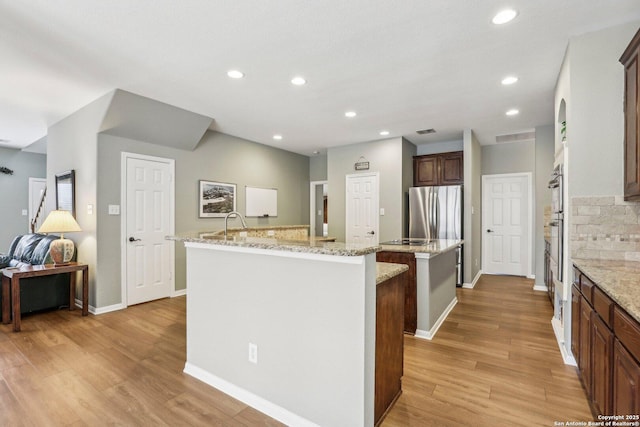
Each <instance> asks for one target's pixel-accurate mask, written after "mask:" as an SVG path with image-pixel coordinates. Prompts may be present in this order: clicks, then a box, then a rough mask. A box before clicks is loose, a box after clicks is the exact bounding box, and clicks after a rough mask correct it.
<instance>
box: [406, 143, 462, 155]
mask: <svg viewBox="0 0 640 427" xmlns="http://www.w3.org/2000/svg"><path fill="white" fill-rule="evenodd" d="M462 150H464V141H463V140H459V141H457V140H456V141H440V142H428V143H426V144H420V145H418V149H417V155H418V156H422V155H424V154H437V153H448V152H450V151H462Z"/></svg>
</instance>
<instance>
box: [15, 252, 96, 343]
mask: <svg viewBox="0 0 640 427" xmlns="http://www.w3.org/2000/svg"><path fill="white" fill-rule="evenodd" d="M77 271H80V272H82V315H83V316H87V315H88V314H89V266H88V265H87V264H78V263H77V262H70V263H68V264H64V265H55V264H45V265H29V266H26V267H7V268H5V269H4V270H2V323H4V324H7V323H9V322H10V321H11V319H10V318H11V314H13V331H14V332H19V331H20V279H24V278H27V277H40V276H51V275H54V274H62V273H71V274H70V279H69V310H74V309H75V306H76V300H75V299H76V274H75V273H76V272H77ZM11 303H12V304H11ZM12 305H13V307H11V306H12Z"/></svg>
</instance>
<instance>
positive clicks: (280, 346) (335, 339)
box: [187, 245, 376, 426]
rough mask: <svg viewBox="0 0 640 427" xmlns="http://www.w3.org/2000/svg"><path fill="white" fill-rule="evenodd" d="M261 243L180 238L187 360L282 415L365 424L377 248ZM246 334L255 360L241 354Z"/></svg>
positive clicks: (369, 418)
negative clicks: (295, 248)
mask: <svg viewBox="0 0 640 427" xmlns="http://www.w3.org/2000/svg"><path fill="white" fill-rule="evenodd" d="M187 246H188V245H187ZM263 252H265V253H242V252H239V251H227V250H224V249H222V250H220V249H209V248H206V249H204V248H198V247H187V365H191V366H192V367H197V368H199V369H201V370H203V371H204V372H206V373H207V374H209V375H211V376H214V377H215V378H218V379H221V380H222V381H223V382H226V383H228V384H232V385H233V386H234V387H237V388H239V389H240V390H241V391H246V392H248V393H250V394H251V395H253V396H257V397H259V399H258V403H260V399H264V401H266V402H267V403H269V404H272V405H274V406H275V407H276V408H281V409H283V410H284V411H285V416H288V414H289V413H290V414H295V415H297V416H299V417H301V419H303V420H308V421H310V422H312V423H315V424H318V425H334V426H372V425H373V416H374V415H373V406H374V403H373V402H374V396H373V394H374V369H375V366H374V365H375V294H376V271H375V254H373V253H372V254H369V255H365V256H359V257H337V256H315V257H311V258H314V259H305V258H303V257H300V254H295V255H291V254H284V255H283V253H282V252H278V256H274V254H275V253H276V251H263ZM269 252H271V253H269ZM292 256H293V257H292ZM318 258H321V260H318ZM346 258H351V259H349V260H347V261H348V262H343V261H344V260H345V259H346ZM338 261H341V262H338ZM354 261H355V262H356V263H353V262H354ZM249 343H254V344H256V345H257V346H258V363H257V364H253V363H250V362H249V361H248V352H249V350H248V349H249ZM209 383H210V384H211V382H209ZM218 388H220V387H218ZM223 391H225V392H227V393H230V391H232V390H223ZM230 394H231V393H230ZM236 397H238V398H240V399H241V400H242V397H243V395H242V394H241V395H239V396H236ZM245 403H248V404H250V405H252V406H254V407H256V408H257V409H260V410H263V411H264V412H267V411H265V407H258V406H260V405H258V406H256V405H255V402H245ZM262 403H264V402H262ZM269 408H270V407H269V405H267V406H266V409H269ZM267 413H268V414H269V415H271V416H274V417H276V418H277V416H278V411H272V412H271V413H269V412H267ZM280 419H281V420H284V421H287V420H289V421H291V418H286V417H285V418H284V419H283V418H280Z"/></svg>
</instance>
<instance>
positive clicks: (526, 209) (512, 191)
mask: <svg viewBox="0 0 640 427" xmlns="http://www.w3.org/2000/svg"><path fill="white" fill-rule="evenodd" d="M529 216H530V206H529V178H528V175H511V174H509V175H502V176H501V175H491V176H484V177H483V181H482V231H483V236H482V247H483V254H482V255H483V256H482V260H483V263H482V264H483V266H482V270H483V273H488V274H511V275H516V276H527V275H528V274H529V263H528V260H529V257H530V253H531V243H530V236H529V219H530V218H529Z"/></svg>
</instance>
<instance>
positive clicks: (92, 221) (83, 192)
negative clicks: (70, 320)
mask: <svg viewBox="0 0 640 427" xmlns="http://www.w3.org/2000/svg"><path fill="white" fill-rule="evenodd" d="M112 96H113V92H111V93H109V94H107V95H105V96H103V97H101V98H99V99H98V100H96V101H94V102H92V103H91V104H89V105H87V106H85V107H83V108H82V109H80V110H79V111H77V112H75V113H74V114H72V115H71V116H69V117H67V118H65V119H63V120H61V121H59V122H58V123H56V124H54V125H52V126H50V127H49V129H48V135H47V187H48V188H55V187H54V186H55V174H57V173H60V172H64V171H66V170H69V169H74V170H75V171H76V187H75V188H76V220H77V221H78V224H79V225H80V228H82V232H79V233H71V234H69V235H68V236H65V237H68V238H70V239H71V240H73V241H74V242H76V247H77V254H78V261H79V262H83V263H86V264H88V265H89V305H90V306H93V307H100V306H104V305H105V304H104V302H103V301H110V299H109V295H108V292H107V295H105V293H104V291H105V289H103V288H102V287H100V286H99V284H98V283H97V281H96V277H97V274H98V271H99V270H101V269H102V268H103V266H102V263H100V264H99V263H98V250H97V220H96V214H95V213H96V202H97V195H96V188H97V184H96V177H97V158H98V155H97V150H98V143H97V135H96V131H97V129H98V128H99V127H100V124H101V122H102V118H103V117H104V114H105V113H106V111H107V109H108V107H109V104H110V102H111V97H112ZM49 194H50V195H52V194H51V193H49ZM47 205H48V207H49V209H53V208H54V207H55V197H48V198H47ZM87 205H92V206H93V213H91V214H90V213H89V212H88V209H87ZM103 274H106V275H109V274H111V275H113V274H114V271H103ZM116 274H117V273H116Z"/></svg>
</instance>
